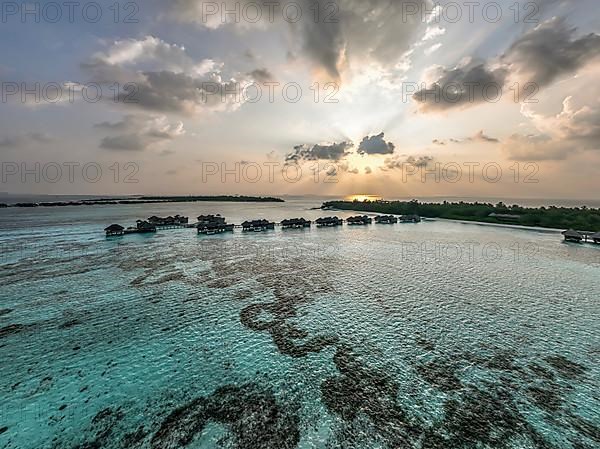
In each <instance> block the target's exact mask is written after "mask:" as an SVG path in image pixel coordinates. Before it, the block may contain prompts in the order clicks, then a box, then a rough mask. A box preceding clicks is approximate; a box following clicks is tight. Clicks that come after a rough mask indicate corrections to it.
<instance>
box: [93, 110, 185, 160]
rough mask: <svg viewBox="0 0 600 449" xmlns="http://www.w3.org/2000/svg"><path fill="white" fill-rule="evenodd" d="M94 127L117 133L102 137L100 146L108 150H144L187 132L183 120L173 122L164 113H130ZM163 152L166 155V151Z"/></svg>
mask: <svg viewBox="0 0 600 449" xmlns="http://www.w3.org/2000/svg"><path fill="white" fill-rule="evenodd" d="M94 127H95V128H98V129H104V130H107V131H110V132H112V133H117V134H114V135H110V136H106V137H104V138H102V140H101V142H100V148H104V149H107V150H122V151H143V150H147V149H148V148H150V147H152V146H153V145H156V144H160V143H161V142H166V141H172V140H174V139H176V138H177V137H180V136H182V135H183V134H185V129H184V127H183V123H182V122H177V123H174V124H171V123H169V122H168V120H167V117H166V116H164V115H163V116H152V117H139V116H135V115H128V116H126V117H124V118H123V120H121V121H120V122H116V123H110V122H102V123H98V124H96V125H94ZM161 154H163V155H164V154H165V153H164V151H163V152H161Z"/></svg>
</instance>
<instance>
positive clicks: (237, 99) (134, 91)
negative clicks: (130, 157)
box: [81, 36, 269, 115]
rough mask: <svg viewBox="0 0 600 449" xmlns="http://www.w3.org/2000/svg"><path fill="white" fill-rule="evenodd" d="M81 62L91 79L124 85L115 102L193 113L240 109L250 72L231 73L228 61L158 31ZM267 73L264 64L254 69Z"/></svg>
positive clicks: (117, 44)
mask: <svg viewBox="0 0 600 449" xmlns="http://www.w3.org/2000/svg"><path fill="white" fill-rule="evenodd" d="M81 67H82V68H83V69H84V70H85V71H86V72H87V73H88V74H89V75H90V76H91V78H92V81H93V82H96V83H99V84H101V85H103V84H110V85H114V84H115V83H118V84H119V85H120V86H121V91H120V92H119V93H118V94H117V95H116V99H115V98H112V96H111V98H110V100H111V101H112V102H114V101H117V102H118V103H119V104H123V105H125V106H129V107H137V108H141V109H143V110H144V111H147V110H152V111H160V112H176V113H182V114H187V115H192V114H194V113H197V112H200V111H212V110H228V109H235V108H236V107H238V106H239V104H241V102H242V100H243V98H242V95H241V93H242V89H243V86H244V83H245V82H247V81H250V78H249V77H248V76H247V75H240V74H236V76H235V77H233V76H230V77H226V76H225V75H224V73H223V64H219V63H217V62H215V61H213V60H210V59H206V60H202V61H195V60H193V59H192V58H190V57H189V56H188V55H187V54H186V51H185V48H183V47H179V46H176V45H172V44H169V43H167V42H165V41H162V40H161V39H158V38H156V37H153V36H146V37H145V38H143V39H139V40H135V39H126V40H121V41H116V42H114V43H113V44H112V45H111V46H110V47H109V48H108V49H107V50H106V52H104V53H96V54H95V55H94V56H93V57H92V58H91V59H90V60H89V61H86V62H85V63H83V64H82V65H81ZM252 73H255V75H256V76H257V77H258V76H263V77H265V76H268V75H269V74H268V72H267V71H266V70H265V69H259V70H258V71H255V72H252Z"/></svg>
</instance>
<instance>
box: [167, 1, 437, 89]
mask: <svg viewBox="0 0 600 449" xmlns="http://www.w3.org/2000/svg"><path fill="white" fill-rule="evenodd" d="M290 3H294V2H287V3H286V2H271V1H269V0H242V1H238V0H224V1H223V2H218V3H217V10H216V12H210V13H207V12H209V11H208V10H207V8H206V7H205V4H206V2H203V1H202V0H176V1H175V2H174V6H173V10H172V14H171V16H172V17H174V18H175V19H177V20H179V21H183V22H194V23H197V24H199V25H200V26H203V27H206V28H209V29H216V28H219V27H222V26H235V27H238V28H251V27H256V28H265V27H272V26H280V25H285V26H286V28H287V29H288V31H289V33H290V36H291V38H289V39H285V42H287V43H288V49H287V53H288V54H290V55H302V56H304V57H305V58H306V59H308V60H309V61H310V62H311V63H312V64H313V65H315V66H316V67H318V68H320V69H321V70H322V71H323V72H324V73H326V74H327V76H329V77H330V78H331V79H333V80H339V79H340V78H341V76H342V72H343V71H344V70H346V69H347V68H348V67H349V66H351V65H352V64H358V65H360V66H364V65H365V64H368V63H370V62H372V63H375V64H378V65H380V66H383V67H388V68H389V67H393V66H394V65H395V64H396V63H397V61H399V60H400V59H401V57H402V55H404V54H405V53H406V52H407V51H408V50H410V47H411V44H412V43H413V41H414V38H415V35H416V33H417V32H418V30H419V29H420V28H421V26H423V27H425V24H423V23H422V22H423V20H422V17H421V14H415V15H411V14H407V5H410V8H413V7H414V8H417V10H418V11H429V10H432V9H433V1H431V0H395V1H390V0H370V1H368V2H365V1H364V0H338V1H337V2H331V1H330V0H316V1H315V0H298V1H297V2H295V3H296V4H297V5H298V7H297V8H290V7H289V4H290ZM251 4H252V5H258V7H259V9H260V10H261V11H262V13H263V14H262V18H261V20H259V21H258V23H256V24H252V23H248V21H247V20H240V21H239V23H235V17H234V15H233V14H229V15H226V16H225V18H223V17H222V14H221V13H222V12H223V11H225V10H226V9H227V10H230V11H231V10H235V9H236V8H238V9H239V10H240V11H244V10H245V9H246V8H250V7H249V6H248V5H251ZM203 5H204V8H203ZM271 8H272V9H271ZM271 10H272V11H273V14H272V15H271V14H270V11H271ZM298 10H299V11H301V12H302V17H300V18H299V20H297V21H293V20H290V19H293V16H294V15H295V14H296V12H297V11H298ZM317 10H318V12H319V16H318V17H315V11H317ZM411 10H412V9H411ZM252 11H253V12H254V11H256V7H254V6H253V7H252ZM271 17H272V18H273V19H274V20H273V22H275V23H270V22H271ZM286 18H287V20H286ZM223 19H225V20H223ZM315 19H316V20H315ZM291 22H294V23H291ZM431 32H432V33H435V32H436V31H431Z"/></svg>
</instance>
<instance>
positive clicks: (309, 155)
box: [285, 142, 353, 163]
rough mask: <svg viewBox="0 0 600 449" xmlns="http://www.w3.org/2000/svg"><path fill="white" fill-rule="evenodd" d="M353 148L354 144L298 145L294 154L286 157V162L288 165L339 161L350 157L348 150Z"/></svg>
mask: <svg viewBox="0 0 600 449" xmlns="http://www.w3.org/2000/svg"><path fill="white" fill-rule="evenodd" d="M352 147H353V144H352V142H340V143H333V144H331V145H312V146H311V145H297V146H295V147H294V152H293V153H289V154H288V155H286V157H285V161H286V162H288V163H296V162H300V161H317V160H329V161H339V160H341V159H342V158H344V157H345V156H347V155H348V150H349V149H350V148H352Z"/></svg>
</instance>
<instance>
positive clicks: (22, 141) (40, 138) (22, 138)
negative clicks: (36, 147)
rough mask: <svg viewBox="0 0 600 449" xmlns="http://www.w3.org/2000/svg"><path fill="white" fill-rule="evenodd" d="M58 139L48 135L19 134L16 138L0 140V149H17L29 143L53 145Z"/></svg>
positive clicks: (10, 137)
mask: <svg viewBox="0 0 600 449" xmlns="http://www.w3.org/2000/svg"><path fill="white" fill-rule="evenodd" d="M55 140H56V139H55V138H54V137H53V136H51V135H49V134H46V133H40V132H30V133H27V134H19V135H16V136H7V137H3V138H1V139H0V147H2V148H17V147H22V146H23V145H26V144H27V143H28V142H34V143H52V142H54V141H55Z"/></svg>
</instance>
